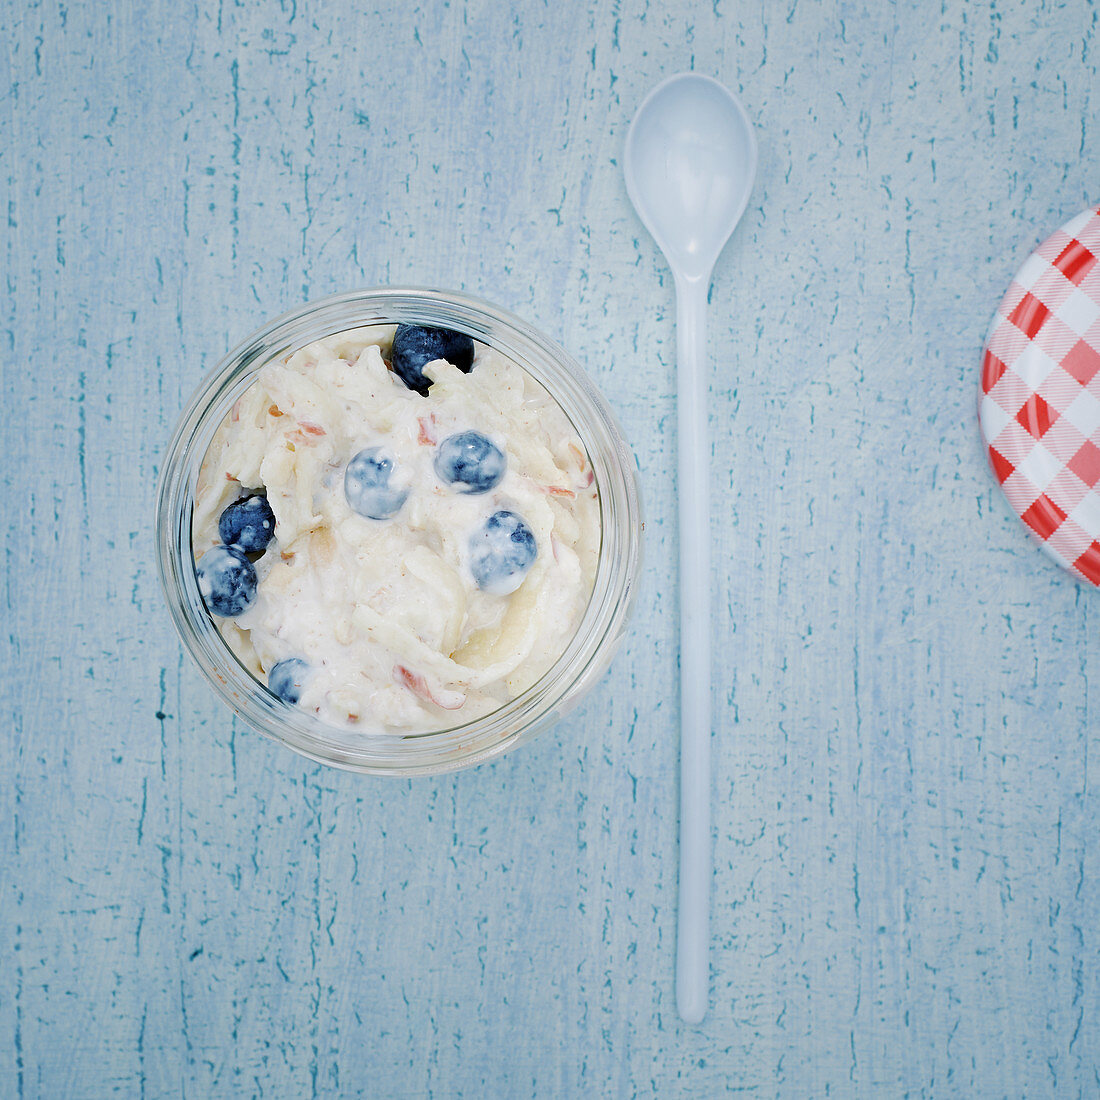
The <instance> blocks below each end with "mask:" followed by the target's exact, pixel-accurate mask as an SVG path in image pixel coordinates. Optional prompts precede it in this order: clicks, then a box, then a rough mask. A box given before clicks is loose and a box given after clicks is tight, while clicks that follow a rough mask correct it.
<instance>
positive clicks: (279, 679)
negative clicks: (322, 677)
mask: <svg viewBox="0 0 1100 1100" xmlns="http://www.w3.org/2000/svg"><path fill="white" fill-rule="evenodd" d="M308 675H309V665H308V664H306V662H305V661H303V660H302V658H301V657H287V659H286V660H285V661H279V663H278V664H275V665H272V667H271V671H270V672H269V673H268V674H267V686H268V687H269V688H271V690H272V692H274V694H275V695H277V696H278V697H279V698H280V699H282V701H283V702H284V703H289V704H290V705H291V706H294V704H295V703H297V702H298V700H299V699H301V697H302V688H303V687H304V686H305V682H306V677H307V676H308Z"/></svg>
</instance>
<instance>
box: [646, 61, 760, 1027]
mask: <svg viewBox="0 0 1100 1100" xmlns="http://www.w3.org/2000/svg"><path fill="white" fill-rule="evenodd" d="M624 170H625V172H626V189H627V192H628V193H629V195H630V201H631V202H632V203H633V204H634V208H635V209H636V210H637V211H638V216H639V217H640V218H641V219H642V222H643V223H644V225H645V227H646V229H648V230H649V232H650V233H651V234H652V235H653V239H654V240H655V241H656V242H657V245H658V246H659V247H660V249H661V251H662V252H663V253H664V254H665V259H666V260H667V261H668V265H669V267H670V268H671V269H672V275H673V278H674V280H675V284H676V319H677V336H676V359H677V367H678V369H677V376H678V381H677V390H678V395H677V432H678V445H679V469H678V476H677V484H676V493H677V496H678V498H679V505H680V904H679V913H678V926H677V935H676V1005H677V1007H678V1008H679V1010H680V1015H681V1017H683V1019H684V1020H685V1021H687V1022H688V1023H691V1024H697V1023H699V1022H700V1021H701V1020H702V1019H703V1017H704V1016H705V1015H706V1011H707V987H708V982H709V969H708V963H707V951H708V947H709V941H710V879H711V857H710V737H711V702H710V503H709V497H710V494H709V492H708V487H707V479H708V478H709V476H710V471H709V461H708V460H709V458H710V447H709V445H708V443H707V373H706V321H707V293H708V291H709V289H710V277H711V272H712V271H713V270H714V264H715V261H716V260H717V259H718V256H719V254H720V253H721V251H722V249H723V247H724V246H725V244H726V241H728V240H729V238H730V234H731V233H732V232H733V230H734V228H735V227H736V225H737V223H738V222H739V221H740V220H741V215H742V214H743V213H744V211H745V205H746V204H747V203H748V201H749V194H750V192H751V191H752V186H753V181H754V180H755V178H756V137H755V135H754V134H753V129H752V123H751V122H749V118H748V115H746V114H745V109H744V108H743V107H742V106H741V104H740V102H739V101H738V99H737V98H736V96H734V95H733V94H732V93H731V92H730V91H728V90H727V89H726V88H725V87H723V85H721V84H719V83H718V81H716V80H712V79H710V77H706V76H699V75H697V74H696V73H681V74H680V75H679V76H673V77H670V78H669V79H668V80H666V81H664V83H662V84H659V85H658V86H657V87H656V88H654V89H653V91H652V92H650V94H649V95H648V96H647V97H646V99H645V101H644V102H643V103H642V105H641V107H639V108H638V113H637V115H635V116H634V121H633V122H632V123H631V125H630V132H629V133H628V134H627V137H626V157H625V161H624Z"/></svg>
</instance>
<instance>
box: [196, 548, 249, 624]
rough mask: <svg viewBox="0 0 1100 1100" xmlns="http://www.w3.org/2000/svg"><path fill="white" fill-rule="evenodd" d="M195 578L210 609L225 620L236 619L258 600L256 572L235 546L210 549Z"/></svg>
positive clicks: (200, 560)
mask: <svg viewBox="0 0 1100 1100" xmlns="http://www.w3.org/2000/svg"><path fill="white" fill-rule="evenodd" d="M195 577H196V579H197V580H198V582H199V591H200V592H201V593H202V598H203V599H204V600H205V601H206V606H207V607H209V608H210V610H211V611H212V612H213V613H214V614H215V615H221V616H222V618H225V619H233V618H236V617H237V616H238V615H240V614H241V613H242V612H243V611H244V610H245V609H246V608H247V607H249V605H250V604H251V603H252V601H253V600H254V599H255V598H256V584H257V581H256V570H255V569H254V568H253V566H252V562H250V561H249V560H248V558H246V557H245V556H244V551H243V550H238V549H237V547H235V546H215V547H212V548H211V549H210V550H207V551H206V553H205V554H203V556H202V557H201V558H199V560H198V562H197V563H196V565H195Z"/></svg>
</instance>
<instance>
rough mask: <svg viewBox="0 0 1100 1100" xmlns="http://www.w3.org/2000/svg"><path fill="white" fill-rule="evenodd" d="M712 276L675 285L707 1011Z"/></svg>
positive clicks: (691, 892) (686, 879) (686, 863)
mask: <svg viewBox="0 0 1100 1100" xmlns="http://www.w3.org/2000/svg"><path fill="white" fill-rule="evenodd" d="M709 282H710V279H709V276H708V277H706V278H703V279H693V280H689V279H686V278H679V279H677V281H676V362H677V396H676V408H677V431H678V440H677V442H678V447H679V473H678V479H677V484H676V492H677V496H678V497H679V507H680V901H679V910H678V926H677V936H676V1005H677V1008H678V1009H679V1011H680V1016H681V1017H682V1018H683V1019H684V1020H685V1021H686V1022H687V1023H692V1024H697V1023H699V1021H701V1020H702V1019H703V1017H704V1016H705V1015H706V1011H707V992H708V989H707V987H708V984H709V977H710V973H709V966H708V961H707V953H708V948H709V945H710V880H711V854H710V737H711V709H710V708H711V700H710V656H711V655H710V493H709V488H708V479H709V476H710V463H709V457H710V446H709V444H708V442H707V370H706V336H707V288H708V285H709Z"/></svg>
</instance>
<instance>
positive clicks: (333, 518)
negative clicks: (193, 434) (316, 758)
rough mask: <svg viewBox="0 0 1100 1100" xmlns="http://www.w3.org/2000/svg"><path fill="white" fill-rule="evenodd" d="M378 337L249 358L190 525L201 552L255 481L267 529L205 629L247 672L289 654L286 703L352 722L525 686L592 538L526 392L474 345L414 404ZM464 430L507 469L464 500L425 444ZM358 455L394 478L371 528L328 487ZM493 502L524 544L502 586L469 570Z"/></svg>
mask: <svg viewBox="0 0 1100 1100" xmlns="http://www.w3.org/2000/svg"><path fill="white" fill-rule="evenodd" d="M393 332H394V326H392V325H390V326H376V327H372V328H363V329H355V330H351V331H348V332H344V333H341V334H339V335H336V336H332V337H329V338H328V339H325V340H322V341H319V342H317V343H314V344H310V345H308V346H306V347H304V348H302V349H301V350H299V351H297V352H296V353H294V354H293V355H292V356H290V358H289V359H288V360H285V361H280V362H271V363H268V364H267V365H266V366H264V367H263V368H262V370H261V371H260V372H259V374H258V376H257V378H256V380H255V382H254V383H253V384H252V386H251V387H250V388H249V389H248V390H247V391H246V392H245V394H244V395H243V396H242V397H241V398H240V399H239V400H238V401H237V403H236V404H235V405H234V407H233V410H232V412H231V413H230V414H229V415H227V417H226V419H225V420H224V422H223V423H222V424H221V425H220V427H219V429H218V432H217V434H216V435H215V437H214V440H213V442H212V444H211V446H210V449H209V451H208V452H207V455H206V457H205V459H204V462H203V465H202V470H201V473H200V476H199V484H198V487H197V491H196V495H195V511H194V518H193V525H192V537H193V545H194V552H195V558H196V560H201V557H202V555H203V554H204V553H205V552H206V551H207V550H208V549H210V548H211V547H213V546H215V545H217V544H218V543H219V541H220V540H219V537H218V518H219V516H220V514H221V512H222V510H223V509H224V508H225V507H226V506H227V505H228V504H230V503H232V502H233V501H235V500H236V499H237V498H238V497H240V496H242V495H243V494H244V493H245V491H247V490H250V489H251V490H258V489H264V490H266V493H267V499H268V503H269V504H270V505H271V508H272V510H273V511H274V513H275V518H276V528H275V539H274V541H273V542H272V543H271V544H270V545H269V546H268V548H267V550H266V551H265V552H264V554H263V556H262V557H260V558H259V560H258V561H256V562H255V567H256V573H257V575H258V578H259V584H258V588H257V594H256V598H255V601H254V602H253V603H252V604H251V606H249V607H248V608H247V610H245V611H244V613H243V614H241V615H239V616H238V617H237V618H234V619H223V618H219V617H217V616H214V621H215V622H216V623H217V625H218V628H219V629H220V630H221V633H222V635H223V637H224V638H225V640H226V642H227V643H228V644H229V646H230V647H231V648H232V649H233V651H234V652H235V653H236V654H237V655H238V657H239V658H240V659H241V661H242V662H243V663H244V664H245V666H246V667H247V668H248V669H249V670H250V671H251V672H252V673H253V675H255V676H256V677H257V678H259V679H260V680H261V681H262V682H264V683H267V674H268V673H269V672H270V670H271V668H272V667H273V666H274V665H275V664H276V663H277V662H279V661H282V660H285V659H288V658H298V659H300V660H303V661H305V662H306V664H307V665H308V666H309V672H308V674H307V675H306V677H305V678H304V682H303V687H302V692H301V698H300V700H299V702H298V705H299V706H300V707H302V708H304V709H306V710H308V711H311V712H313V713H315V714H317V715H318V716H319V717H320V718H322V719H323V720H324V721H326V722H329V723H330V724H333V725H338V726H352V727H354V728H356V729H361V730H363V731H364V732H367V733H370V732H427V731H430V730H437V729H444V728H448V727H450V726H454V725H458V724H461V723H463V722H467V721H470V720H472V719H474V718H477V717H480V716H482V715H484V714H487V713H488V712H490V711H492V710H495V709H496V708H497V707H499V706H500V705H501V704H503V703H505V702H507V701H508V700H509V699H511V698H514V697H515V696H516V695H518V694H519V693H520V692H522V691H524V690H525V689H526V688H528V687H530V686H531V685H532V684H533V683H534V682H535V681H536V680H537V679H538V678H539V677H540V676H541V675H542V674H543V673H544V672H546V671H547V670H548V669H549V668H550V666H551V665H552V664H553V663H554V661H555V660H556V659H557V658H558V657H559V656H560V654H561V653H562V651H563V650H564V649H565V647H566V645H567V644H568V643H569V641H570V640H571V638H572V636H573V634H574V633H575V632H576V629H577V626H578V624H579V622H580V619H581V616H582V615H583V613H584V609H585V607H586V605H587V603H588V599H589V595H590V593H591V590H592V583H593V578H594V576H595V571H596V560H597V556H598V553H599V545H600V518H599V502H598V499H597V490H596V485H595V483H594V479H593V474H592V469H591V466H590V465H589V463H588V459H587V456H586V454H585V450H584V447H583V445H582V443H581V441H580V439H579V438H578V437H577V434H576V432H575V430H574V429H573V426H572V424H571V423H570V422H569V420H568V418H567V417H566V416H565V414H564V412H563V411H562V409H561V408H560V407H559V406H558V404H557V403H556V402H555V401H554V400H553V398H551V397H550V395H549V394H548V393H547V392H546V390H545V389H543V387H542V386H540V385H539V384H538V383H537V382H535V380H534V379H533V378H531V377H530V375H528V374H527V373H526V372H525V371H524V370H523V369H522V368H521V367H519V366H518V365H517V364H515V363H513V362H511V361H510V360H508V359H506V358H504V357H503V356H502V355H500V354H499V353H497V352H494V351H492V350H491V349H489V348H487V347H485V346H483V345H480V344H479V345H476V356H475V360H474V367H473V370H472V372H471V373H470V374H463V373H462V372H461V371H459V370H457V369H456V368H455V367H453V366H451V365H450V364H448V363H445V362H442V361H438V362H436V363H433V364H430V365H429V366H427V367H426V368H425V374H426V375H427V376H428V377H429V378H431V379H432V381H433V385H432V387H431V389H430V391H429V393H428V395H427V396H426V397H424V396H421V395H420V394H418V393H416V392H414V391H412V390H410V389H407V388H406V387H405V385H404V384H403V383H402V382H401V381H400V379H398V378H397V377H396V376H395V375H393V374H391V372H390V371H389V369H388V368H387V366H386V363H385V361H384V359H383V355H384V354H388V350H389V346H390V343H391V341H392V339H393ZM471 429H472V430H474V431H477V432H480V433H482V434H483V435H484V436H486V437H487V438H488V439H489V440H491V441H492V442H493V443H494V444H495V445H496V447H498V448H499V449H500V450H501V451H503V452H504V455H505V457H506V460H507V466H506V470H505V473H504V476H503V479H502V480H501V481H500V482H499V484H497V485H496V486H495V487H494V488H493V489H491V490H490V491H489V492H487V493H483V494H467V493H464V492H460V491H457V490H456V488H455V486H452V485H447V484H445V483H444V482H443V481H441V479H440V477H439V475H438V474H437V472H436V470H435V469H434V468H433V458H434V456H435V454H436V452H437V448H438V445H439V443H441V442H442V441H443V440H444V439H446V438H447V437H449V436H451V435H454V434H456V433H459V432H463V431H467V430H471ZM372 446H382V447H384V448H385V450H386V451H387V452H388V453H389V454H390V455H392V456H393V459H394V460H395V466H394V474H393V484H394V485H395V486H397V487H399V488H408V489H409V494H408V497H407V499H406V500H405V502H404V504H403V505H402V507H401V508H400V510H399V511H398V512H397V514H396V515H394V516H393V517H392V518H389V519H384V520H375V519H369V518H366V517H364V516H362V515H359V514H357V513H356V512H355V511H353V510H352V508H351V507H350V505H349V504H348V501H347V499H346V497H345V493H344V470H345V467H346V465H347V463H348V461H349V459H351V458H352V457H353V456H355V455H356V454H357V453H358V452H360V451H362V450H363V449H364V448H368V447H372ZM502 509H503V510H507V511H509V512H512V513H514V514H516V515H518V516H520V517H522V519H523V521H524V522H525V523H526V524H527V526H528V527H529V528H530V530H531V532H532V533H533V534H534V537H535V542H536V545H537V555H536V558H535V561H534V563H533V564H532V565H531V567H530V570H529V572H527V574H526V575H525V577H524V579H523V582H522V584H520V585H519V587H518V588H517V589H516V591H514V592H512V593H511V594H509V595H504V596H502V595H494V594H492V593H490V592H485V591H482V590H480V589H479V588H478V587H477V584H476V583H475V581H474V578H473V575H472V574H471V571H470V563H469V553H470V549H469V547H470V538H471V535H472V533H474V532H475V531H476V530H477V529H478V528H479V527H480V526H481V525H483V524H484V523H485V521H486V520H487V519H488V517H489V516H491V515H492V514H493V513H496V512H499V511H500V510H502Z"/></svg>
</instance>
